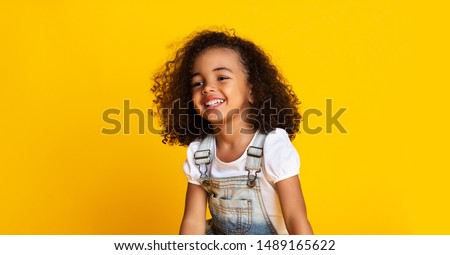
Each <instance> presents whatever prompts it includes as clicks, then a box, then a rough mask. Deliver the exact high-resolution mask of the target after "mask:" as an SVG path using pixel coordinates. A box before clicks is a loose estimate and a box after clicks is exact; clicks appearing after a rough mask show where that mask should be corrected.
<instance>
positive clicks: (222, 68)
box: [191, 67, 233, 78]
mask: <svg viewBox="0 0 450 255" xmlns="http://www.w3.org/2000/svg"><path fill="white" fill-rule="evenodd" d="M221 70H226V71H228V72H230V73H233V71H231V69H229V68H226V67H217V68H214V69H213V72H216V71H221ZM199 74H200V73H199V72H196V73H193V74H191V78H192V77H194V76H196V75H199Z"/></svg>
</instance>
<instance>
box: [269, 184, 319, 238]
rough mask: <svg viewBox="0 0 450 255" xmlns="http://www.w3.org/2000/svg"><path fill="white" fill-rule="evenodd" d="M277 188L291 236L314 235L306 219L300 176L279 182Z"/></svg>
mask: <svg viewBox="0 0 450 255" xmlns="http://www.w3.org/2000/svg"><path fill="white" fill-rule="evenodd" d="M275 187H276V189H277V193H278V197H279V199H280V204H281V210H282V212H283V218H284V223H285V224H286V228H287V230H288V232H289V234H291V235H299V234H304V235H312V234H314V233H313V231H312V228H311V225H310V224H309V221H308V218H307V217H306V206H305V200H304V199H303V193H302V188H301V186H300V180H299V178H298V175H296V176H292V177H289V178H287V179H284V180H281V181H279V182H277V183H276V184H275Z"/></svg>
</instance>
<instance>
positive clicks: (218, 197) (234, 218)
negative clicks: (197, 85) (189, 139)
mask: <svg viewBox="0 0 450 255" xmlns="http://www.w3.org/2000/svg"><path fill="white" fill-rule="evenodd" d="M255 135H256V137H255V139H254V143H253V144H252V145H251V146H249V148H248V150H247V161H246V164H245V170H247V171H248V175H242V176H235V177H225V178H213V177H209V176H208V173H207V172H208V170H207V167H206V165H207V164H209V163H211V161H212V159H213V158H214V157H213V155H212V154H211V147H212V142H213V139H215V138H214V136H212V135H208V136H207V137H205V139H203V141H202V142H201V143H200V146H199V148H198V150H197V151H196V152H195V154H194V158H195V164H197V165H198V167H199V171H200V179H199V180H198V181H199V183H200V185H201V187H202V188H203V189H204V190H205V191H206V192H207V193H208V204H209V210H210V212H211V215H212V219H209V220H207V222H206V230H205V231H206V234H207V235H276V234H277V231H276V230H275V228H274V226H273V225H272V223H271V221H270V219H269V216H268V214H267V211H266V208H265V207H264V202H263V200H262V195H261V186H260V181H259V179H258V177H257V174H258V173H259V172H261V166H262V154H263V146H264V141H265V139H266V136H267V135H266V134H261V133H259V132H257V133H256V134H255Z"/></svg>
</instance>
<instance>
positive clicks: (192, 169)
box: [183, 140, 200, 185]
mask: <svg viewBox="0 0 450 255" xmlns="http://www.w3.org/2000/svg"><path fill="white" fill-rule="evenodd" d="M199 146H200V141H197V140H196V141H193V142H191V143H190V144H189V147H188V149H187V159H186V161H185V162H184V165H183V171H184V174H185V175H186V179H187V181H188V182H189V183H192V184H197V185H200V183H199V182H198V181H197V180H198V179H199V178H200V171H199V170H198V167H197V165H196V164H195V161H194V153H195V152H196V151H197V149H198V147H199Z"/></svg>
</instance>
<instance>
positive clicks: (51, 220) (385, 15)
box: [0, 0, 450, 234]
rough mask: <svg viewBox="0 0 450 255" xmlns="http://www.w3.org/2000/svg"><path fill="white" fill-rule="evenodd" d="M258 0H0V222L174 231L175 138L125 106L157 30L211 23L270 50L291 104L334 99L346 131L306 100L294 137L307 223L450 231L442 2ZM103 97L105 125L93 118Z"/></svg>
mask: <svg viewBox="0 0 450 255" xmlns="http://www.w3.org/2000/svg"><path fill="white" fill-rule="evenodd" d="M164 2H166V3H164ZM272 2H273V1H266V2H262V1H234V0H231V1H225V2H223V1H222V2H217V1H194V2H192V1H129V2H126V1H75V0H74V1H2V3H0V29H1V30H0V35H1V40H0V64H1V66H0V83H1V87H0V93H1V94H0V95H1V97H2V98H1V101H0V114H1V115H0V116H1V125H0V141H1V153H0V202H1V203H0V233H2V234H176V233H177V232H178V226H179V222H180V220H181V217H182V212H183V206H184V192H185V188H186V180H185V177H184V175H183V173H182V164H183V161H184V160H185V151H186V148H184V147H170V146H167V145H164V144H162V143H161V138H160V137H159V136H158V135H155V134H152V132H150V131H148V129H145V130H144V131H145V132H143V133H142V132H141V133H140V132H139V123H138V118H139V116H138V114H132V115H131V117H130V123H129V124H130V125H129V127H130V130H129V132H125V125H124V124H126V123H124V118H125V117H126V116H125V115H126V114H125V112H126V111H125V110H126V108H127V107H128V108H132V109H138V110H140V111H142V112H146V111H147V109H151V107H152V104H151V99H152V95H151V93H150V92H149V88H150V87H151V85H152V83H151V77H152V74H153V73H154V71H155V70H157V68H158V67H159V66H161V65H162V64H163V63H164V61H165V60H167V59H168V57H169V56H171V55H172V53H173V51H174V49H175V48H176V46H177V44H174V45H172V46H171V44H173V43H177V42H179V41H180V40H182V39H183V38H184V37H185V36H186V35H188V34H190V33H191V32H193V31H196V30H200V29H203V28H208V27H210V26H212V25H219V26H220V25H225V26H226V27H228V28H235V29H236V31H237V34H238V35H240V36H243V37H245V38H249V39H251V40H253V41H254V42H255V43H257V44H259V45H261V46H262V47H263V48H264V49H265V50H266V51H267V52H268V53H269V54H270V55H271V56H272V57H273V61H274V62H275V63H276V64H277V65H278V66H279V67H280V69H281V70H282V72H283V74H284V75H285V76H286V78H287V79H288V81H289V82H290V83H291V84H293V86H294V88H295V91H296V92H297V93H298V96H299V97H300V99H301V101H302V111H305V110H307V109H317V110H319V111H321V112H323V113H324V114H325V112H326V110H327V107H326V102H327V99H330V100H331V102H332V103H333V105H332V109H331V110H332V113H330V114H334V113H336V112H337V111H338V110H339V109H341V108H346V110H345V112H344V113H343V114H342V115H341V117H340V118H339V121H340V123H342V125H343V127H344V128H345V130H346V131H347V133H343V132H340V130H339V129H337V128H336V127H335V126H334V127H333V128H332V130H331V132H326V129H325V127H326V121H325V120H326V116H325V115H323V116H320V117H318V116H316V115H310V118H309V119H308V120H309V123H308V125H309V126H308V127H312V128H315V127H323V130H322V131H321V132H318V133H317V134H312V133H311V132H305V131H303V132H302V133H301V134H300V135H298V136H297V138H296V139H295V141H294V145H295V147H296V148H297V150H298V152H299V154H300V156H301V160H302V166H301V175H300V178H301V180H302V184H303V189H304V193H305V199H306V202H307V207H308V215H309V219H310V221H311V224H312V226H313V228H314V231H315V233H317V234H450V220H449V219H448V217H449V215H450V207H449V205H448V203H449V195H450V192H449V177H450V174H449V170H450V167H449V166H450V164H449V156H448V144H449V134H448V124H449V121H448V110H449V108H448V106H447V105H446V103H447V102H448V97H449V93H448V91H449V89H448V86H449V84H450V83H449V79H448V59H449V54H448V53H449V51H448V45H450V43H449V40H448V38H447V37H446V36H447V34H448V26H449V22H448V21H447V17H448V8H446V6H444V5H443V4H441V3H439V2H438V1H426V2H423V1H418V2H417V3H416V2H414V1H380V0H376V1H375V0H370V1H291V2H286V3H283V2H279V3H278V2H277V4H272ZM442 2H445V1H442ZM108 109H116V110H113V111H116V113H118V114H117V115H114V114H113V115H109V116H110V117H111V118H113V119H115V120H117V121H120V123H122V126H121V130H120V132H119V133H118V134H114V135H107V134H103V133H102V130H103V129H112V128H113V127H114V126H113V125H111V124H108V123H106V122H105V121H104V119H103V118H102V116H103V113H104V112H105V111H107V110H108ZM136 111H137V110H136ZM136 111H135V112H136ZM128 112H129V111H128ZM143 117H145V119H144V118H143ZM141 122H142V123H145V125H147V124H148V123H149V118H148V117H147V116H142V117H141ZM150 123H151V119H150ZM126 133H129V134H126Z"/></svg>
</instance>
